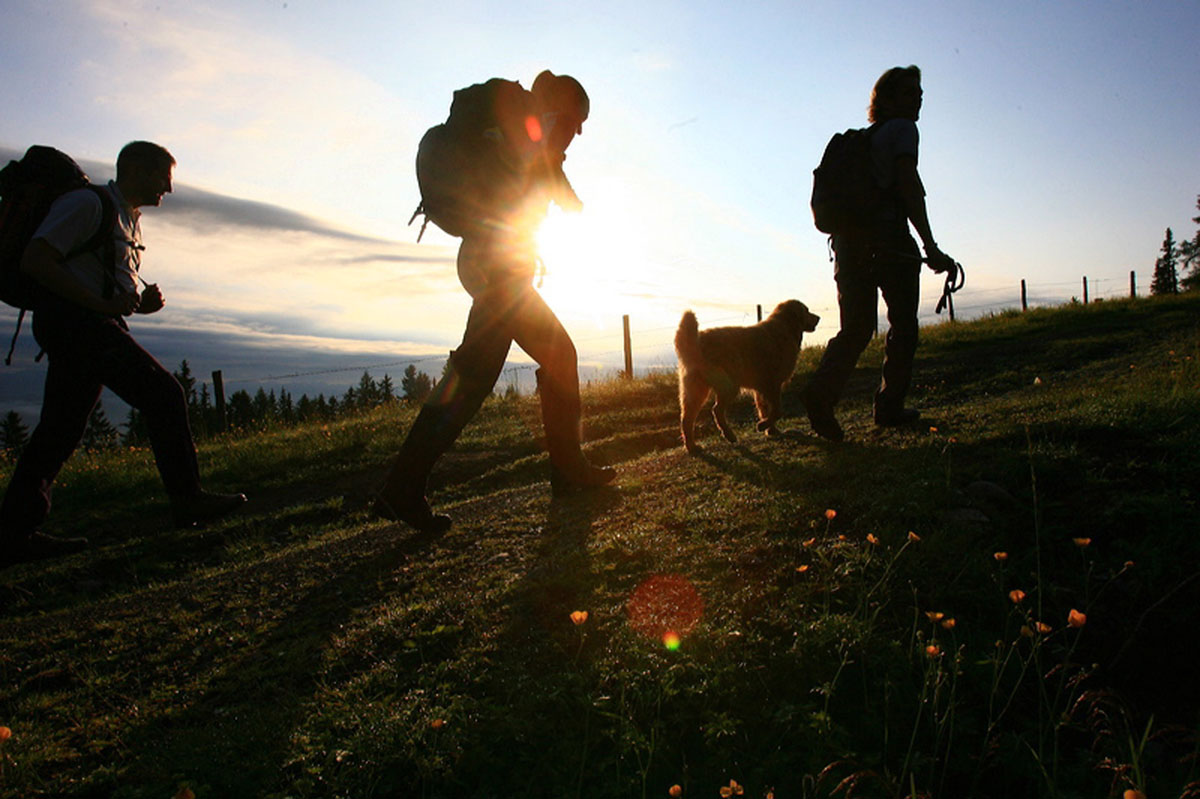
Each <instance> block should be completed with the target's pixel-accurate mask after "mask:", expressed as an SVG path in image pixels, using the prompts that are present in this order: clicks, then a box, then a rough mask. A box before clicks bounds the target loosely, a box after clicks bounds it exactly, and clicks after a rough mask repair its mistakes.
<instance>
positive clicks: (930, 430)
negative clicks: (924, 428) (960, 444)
mask: <svg viewBox="0 0 1200 799" xmlns="http://www.w3.org/2000/svg"><path fill="white" fill-rule="evenodd" d="M929 432H931V433H936V432H937V428H936V427H931V428H929Z"/></svg>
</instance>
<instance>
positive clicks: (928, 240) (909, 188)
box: [896, 155, 954, 272]
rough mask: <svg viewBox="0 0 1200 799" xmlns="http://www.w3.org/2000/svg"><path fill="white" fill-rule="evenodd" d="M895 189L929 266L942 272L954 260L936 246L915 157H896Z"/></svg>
mask: <svg viewBox="0 0 1200 799" xmlns="http://www.w3.org/2000/svg"><path fill="white" fill-rule="evenodd" d="M896 191H897V192H898V193H899V195H900V199H901V201H902V202H903V203H904V210H905V213H907V214H908V218H909V220H910V221H911V222H912V224H913V227H914V228H916V229H917V235H918V236H920V237H921V244H922V246H924V248H925V256H926V257H927V258H928V259H929V266H930V268H931V269H933V271H935V272H944V271H945V270H946V269H947V268H949V265H950V264H953V262H954V261H953V259H952V258H951V257H950V256H948V255H946V254H945V253H944V252H942V251H941V250H940V249H939V248H938V245H937V242H936V241H935V240H934V238H933V231H932V230H931V229H930V227H929V214H928V212H927V211H926V208H925V185H924V184H923V183H921V176H920V174H918V172H917V159H915V158H913V157H912V156H909V155H902V156H900V157H898V158H897V159H896ZM947 262H949V263H947Z"/></svg>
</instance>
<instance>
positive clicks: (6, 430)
mask: <svg viewBox="0 0 1200 799" xmlns="http://www.w3.org/2000/svg"><path fill="white" fill-rule="evenodd" d="M172 374H174V375H175V379H176V380H178V381H179V385H180V386H181V387H182V388H183V393H184V397H185V398H186V400H187V406H188V421H189V422H190V424H191V426H192V435H193V436H194V437H195V438H196V439H204V438H209V437H211V436H213V435H216V434H217V433H218V432H220V430H221V429H222V427H221V419H220V417H219V415H218V411H217V408H216V403H215V402H214V399H213V397H212V394H211V393H210V392H209V389H208V384H207V383H199V382H198V381H197V380H196V377H195V376H194V375H193V374H192V370H191V367H190V366H189V365H188V362H187V360H186V359H185V360H184V361H183V362H182V363H180V365H179V370H178V371H175V372H173V373H172ZM432 390H433V378H431V377H430V376H429V375H427V374H425V373H424V372H420V371H418V370H417V368H416V366H414V365H412V364H409V366H408V368H407V369H405V370H404V374H403V375H402V376H401V378H400V388H399V391H397V390H396V386H395V384H394V383H393V381H392V378H391V376H390V375H387V374H385V375H384V376H383V378H382V379H381V380H375V378H373V377H371V375H370V373H369V372H363V374H362V377H361V378H359V381H358V385H356V386H351V387H350V388H348V389H347V390H346V392H345V393H344V394H342V396H341V397H340V398H339V397H337V396H336V395H330V396H329V397H326V396H325V395H324V394H318V395H317V396H316V398H311V397H309V396H308V395H307V394H301V395H300V399H298V400H297V399H294V398H293V397H292V394H291V392H289V391H287V390H286V389H281V390H280V391H279V392H278V393H276V392H275V390H274V389H272V390H271V391H266V390H265V389H263V388H262V387H261V386H260V387H259V389H258V391H256V392H255V393H254V394H251V393H250V392H248V391H246V390H244V389H243V390H238V391H235V392H233V393H232V394H230V395H229V397H228V399H227V400H226V402H225V429H228V430H235V431H239V430H240V431H246V430H263V429H267V428H279V427H288V426H292V425H298V424H301V423H303V422H310V421H332V420H334V419H338V418H341V417H344V416H349V415H352V414H357V413H362V412H364V411H367V410H370V409H372V408H376V407H378V406H380V405H386V404H389V403H392V402H412V403H419V402H423V401H424V400H425V398H426V397H427V396H429V393H430V392H431V391H432ZM29 435H30V431H29V428H28V426H26V424H25V423H24V421H23V420H22V419H21V415H20V414H19V413H17V412H16V411H9V412H8V413H7V414H5V415H4V417H3V418H0V450H3V452H4V453H6V454H7V455H8V456H9V457H12V458H16V457H17V456H18V455H20V453H21V451H22V450H23V449H24V448H25V445H26V444H27V443H29ZM149 443H150V439H149V436H148V434H147V432H146V423H145V420H144V419H143V418H142V415H141V414H140V413H139V412H138V411H137V410H136V409H133V408H130V410H129V415H128V416H127V417H126V419H125V422H124V423H123V424H121V425H120V426H119V427H118V426H117V425H114V424H113V423H112V422H111V421H110V420H109V418H108V416H107V414H105V412H104V405H103V403H100V402H98V403H96V407H95V408H93V409H92V414H91V416H90V417H89V418H88V425H87V429H86V430H85V431H84V434H83V441H82V442H81V443H80V446H81V447H83V448H84V449H86V450H101V449H111V448H114V447H141V446H146V445H147V444H149Z"/></svg>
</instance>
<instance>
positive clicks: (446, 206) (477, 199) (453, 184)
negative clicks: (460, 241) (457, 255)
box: [408, 78, 541, 241]
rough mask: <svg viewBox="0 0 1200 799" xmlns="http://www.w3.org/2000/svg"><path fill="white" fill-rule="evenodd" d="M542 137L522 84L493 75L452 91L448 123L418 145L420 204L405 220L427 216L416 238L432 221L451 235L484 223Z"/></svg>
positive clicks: (435, 128)
mask: <svg viewBox="0 0 1200 799" xmlns="http://www.w3.org/2000/svg"><path fill="white" fill-rule="evenodd" d="M530 119H533V120H534V121H533V122H529V120H530ZM540 136H541V132H540V126H539V124H538V122H537V117H536V104H535V103H534V99H533V94H532V93H530V92H528V91H526V90H525V89H524V88H522V86H521V84H520V83H517V82H516V81H512V80H505V79H503V78H492V79H491V80H488V81H486V82H484V83H476V84H473V85H471V86H467V87H466V88H463V89H459V90H457V91H456V92H454V99H453V100H452V101H451V103H450V115H449V116H448V117H447V119H446V121H445V122H444V123H442V124H441V125H435V126H433V127H432V128H430V129H429V130H428V131H426V132H425V135H424V136H423V137H422V138H421V143H420V145H419V146H418V147H417V159H416V170H417V186H418V188H419V189H420V191H421V202H420V204H418V205H417V210H416V211H414V212H413V215H412V218H411V219H409V220H408V223H409V224H410V225H411V224H412V223H413V220H415V219H416V218H417V217H418V216H420V215H424V216H425V219H424V221H423V223H422V224H421V231H420V233H418V234H417V241H420V240H421V236H422V235H424V233H425V227H426V225H428V224H429V223H430V222H433V223H434V224H435V225H437V226H438V227H440V228H441V229H442V230H444V231H446V232H447V233H449V234H450V235H451V236H463V235H465V234H466V233H467V232H468V231H470V230H471V229H472V228H476V227H478V226H480V225H481V224H482V225H487V224H488V220H489V218H490V217H491V216H493V215H494V214H495V213H496V211H497V210H498V209H497V206H498V205H499V204H501V203H502V202H503V198H504V197H506V196H508V195H509V192H508V191H507V189H509V188H510V187H513V186H517V185H518V184H519V181H520V177H521V175H522V167H521V164H522V161H523V154H524V152H525V148H527V147H528V145H529V142H530V141H534V142H536V141H537V140H538V139H540Z"/></svg>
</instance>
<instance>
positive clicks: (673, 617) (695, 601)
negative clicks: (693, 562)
mask: <svg viewBox="0 0 1200 799" xmlns="http://www.w3.org/2000/svg"><path fill="white" fill-rule="evenodd" d="M626 609H627V611H628V613H629V626H630V627H632V628H633V629H634V631H635V632H637V633H639V634H640V635H644V636H645V637H647V638H649V639H651V640H653V641H662V642H663V643H664V644H667V645H668V648H670V645H669V644H668V642H667V636H668V635H673V636H675V638H676V639H682V637H683V636H685V635H687V634H688V633H689V632H691V630H692V628H693V627H695V626H696V624H697V623H698V622H699V621H700V617H701V616H703V615H704V600H703V599H701V597H700V593H699V592H698V591H697V590H696V588H695V587H694V586H693V585H692V583H691V581H689V580H688V579H687V578H686V577H684V576H683V575H680V574H656V575H654V576H653V577H650V578H649V579H647V580H645V581H644V582H643V583H642V584H641V585H639V586H638V587H637V588H635V589H634V591H633V596H631V597H630V598H629V603H628V605H627V606H626Z"/></svg>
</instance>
